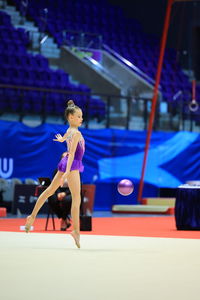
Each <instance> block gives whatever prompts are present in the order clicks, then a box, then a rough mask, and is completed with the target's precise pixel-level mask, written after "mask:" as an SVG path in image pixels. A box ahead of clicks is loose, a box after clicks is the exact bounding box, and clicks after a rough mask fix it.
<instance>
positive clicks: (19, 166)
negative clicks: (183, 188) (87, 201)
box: [0, 121, 200, 201]
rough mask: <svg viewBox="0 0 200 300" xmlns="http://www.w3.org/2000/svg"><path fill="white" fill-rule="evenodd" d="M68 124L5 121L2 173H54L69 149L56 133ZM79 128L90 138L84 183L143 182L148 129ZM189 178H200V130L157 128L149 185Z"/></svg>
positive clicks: (0, 140)
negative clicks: (31, 124) (167, 130)
mask: <svg viewBox="0 0 200 300" xmlns="http://www.w3.org/2000/svg"><path fill="white" fill-rule="evenodd" d="M66 129H67V126H66V125H57V124H42V125H40V126H38V127H34V128H32V127H28V126H26V125H24V124H23V123H20V122H9V121H0V177H3V178H8V179H9V178H13V177H15V178H16V177H17V178H20V179H21V180H24V179H25V178H33V179H37V178H38V177H52V174H53V172H54V170H55V169H56V168H57V164H58V162H59V160H60V156H61V154H62V152H64V151H66V143H65V142H64V143H59V142H55V141H53V138H54V136H55V134H57V133H60V134H64V133H65V131H66ZM80 131H81V132H82V134H83V136H84V138H85V142H86V152H85V155H84V159H83V164H84V166H85V170H84V172H83V174H82V181H83V183H94V182H96V183H101V184H103V183H104V186H105V185H106V183H117V182H118V181H119V180H120V179H122V178H129V179H131V180H133V182H134V183H135V184H137V183H138V182H139V179H140V176H141V166H142V160H143V156H144V145H145V139H146V132H142V131H128V130H118V129H98V130H92V129H84V128H81V129H80ZM187 180H200V135H199V134H198V133H192V132H176V133H172V132H170V133H169V132H154V133H153V134H152V139H151V146H150V149H149V155H148V164H147V168H146V174H145V184H146V186H147V187H148V186H149V187H150V186H152V187H157V188H159V187H172V188H174V187H177V186H178V185H179V184H182V183H185V182H186V181H187ZM126 199H128V197H126ZM102 201H103V200H102Z"/></svg>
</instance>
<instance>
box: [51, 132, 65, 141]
mask: <svg viewBox="0 0 200 300" xmlns="http://www.w3.org/2000/svg"><path fill="white" fill-rule="evenodd" d="M55 137H56V139H53V141H56V142H60V143H62V142H63V141H64V139H63V137H62V135H61V134H60V133H58V134H56V135H55Z"/></svg>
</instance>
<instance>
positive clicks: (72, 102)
mask: <svg viewBox="0 0 200 300" xmlns="http://www.w3.org/2000/svg"><path fill="white" fill-rule="evenodd" d="M69 106H75V104H74V101H73V100H69V101H67V107H69Z"/></svg>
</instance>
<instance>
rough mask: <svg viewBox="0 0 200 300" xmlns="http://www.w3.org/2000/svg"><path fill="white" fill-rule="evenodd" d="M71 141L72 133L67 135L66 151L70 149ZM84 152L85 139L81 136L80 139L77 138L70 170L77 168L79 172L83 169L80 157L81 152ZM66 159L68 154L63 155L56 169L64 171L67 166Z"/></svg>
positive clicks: (81, 156)
mask: <svg viewBox="0 0 200 300" xmlns="http://www.w3.org/2000/svg"><path fill="white" fill-rule="evenodd" d="M71 142H72V135H70V136H68V137H67V149H68V152H69V150H70V145H71ZM84 152H85V140H84V138H83V137H81V139H80V140H79V142H78V144H77V147H76V151H75V153H74V160H73V162H72V165H71V169H70V170H71V171H72V170H79V171H80V172H83V170H84V166H83V164H82V158H83V154H84ZM67 161H68V155H67V156H65V157H63V158H62V159H61V160H60V162H59V164H58V170H59V171H60V172H66V168H67Z"/></svg>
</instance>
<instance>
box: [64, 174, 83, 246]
mask: <svg viewBox="0 0 200 300" xmlns="http://www.w3.org/2000/svg"><path fill="white" fill-rule="evenodd" d="M67 182H68V185H69V189H70V192H71V195H72V207H71V215H72V221H73V228H74V230H73V231H72V233H71V235H72V237H73V238H74V240H75V243H76V246H77V247H78V248H80V220H79V218H80V204H81V189H80V185H81V184H80V174H79V171H78V170H73V171H71V172H70V174H69V176H68V178H67Z"/></svg>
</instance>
